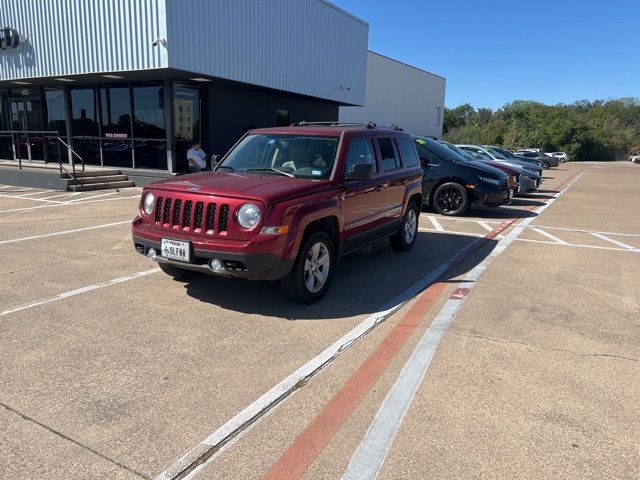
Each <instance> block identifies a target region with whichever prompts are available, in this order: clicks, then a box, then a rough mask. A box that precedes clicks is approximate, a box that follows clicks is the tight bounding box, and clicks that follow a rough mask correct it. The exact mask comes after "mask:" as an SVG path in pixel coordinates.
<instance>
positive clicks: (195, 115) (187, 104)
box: [173, 85, 200, 142]
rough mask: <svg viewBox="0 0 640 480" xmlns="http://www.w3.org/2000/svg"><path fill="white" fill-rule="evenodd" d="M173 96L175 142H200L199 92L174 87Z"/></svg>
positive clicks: (193, 89) (192, 89) (195, 89)
mask: <svg viewBox="0 0 640 480" xmlns="http://www.w3.org/2000/svg"><path fill="white" fill-rule="evenodd" d="M173 95H174V99H173V110H174V122H175V129H176V133H175V135H176V140H188V141H190V142H193V141H194V140H200V90H198V89H197V88H189V87H183V86H177V85H176V87H175V88H174V89H173Z"/></svg>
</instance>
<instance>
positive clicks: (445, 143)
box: [438, 141, 475, 160]
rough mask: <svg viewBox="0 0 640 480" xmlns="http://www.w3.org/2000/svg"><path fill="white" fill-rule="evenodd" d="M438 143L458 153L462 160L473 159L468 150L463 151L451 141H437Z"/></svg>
mask: <svg viewBox="0 0 640 480" xmlns="http://www.w3.org/2000/svg"><path fill="white" fill-rule="evenodd" d="M438 143H440V145H444V146H445V147H447V148H448V149H449V150H451V151H453V152H455V153H457V154H458V155H460V156H461V157H462V158H463V159H464V160H475V159H474V158H473V155H471V153H470V152H465V151H464V150H462V149H461V148H459V147H457V146H455V145H454V144H453V143H448V142H443V141H440V142H438Z"/></svg>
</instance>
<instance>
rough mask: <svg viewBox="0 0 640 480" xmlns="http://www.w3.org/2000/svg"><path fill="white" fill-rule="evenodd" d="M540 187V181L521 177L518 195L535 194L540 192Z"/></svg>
mask: <svg viewBox="0 0 640 480" xmlns="http://www.w3.org/2000/svg"><path fill="white" fill-rule="evenodd" d="M539 186H540V180H535V179H533V178H531V177H527V176H525V175H520V182H519V183H518V191H517V192H516V193H518V194H523V193H534V192H537V191H538V187H539Z"/></svg>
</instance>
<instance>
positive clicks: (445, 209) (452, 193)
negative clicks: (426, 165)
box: [432, 182, 469, 217]
mask: <svg viewBox="0 0 640 480" xmlns="http://www.w3.org/2000/svg"><path fill="white" fill-rule="evenodd" d="M432 205H433V208H434V209H435V210H436V212H438V213H439V214H440V215H446V216H447V217H452V216H456V215H464V214H465V213H466V212H467V210H469V194H468V193H467V190H466V189H465V188H464V187H463V186H462V185H460V184H459V183H456V182H447V183H443V184H442V185H440V186H439V187H438V188H437V189H436V191H435V192H434V194H433V202H432Z"/></svg>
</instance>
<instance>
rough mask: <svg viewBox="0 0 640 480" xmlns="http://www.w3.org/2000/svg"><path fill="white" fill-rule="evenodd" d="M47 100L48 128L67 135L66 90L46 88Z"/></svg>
mask: <svg viewBox="0 0 640 480" xmlns="http://www.w3.org/2000/svg"><path fill="white" fill-rule="evenodd" d="M44 95H45V102H46V109H47V126H46V129H47V130H53V131H56V132H58V134H60V135H61V136H66V135H67V119H66V115H65V111H66V107H65V104H64V92H63V91H62V90H49V89H47V90H45V93H44Z"/></svg>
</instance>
